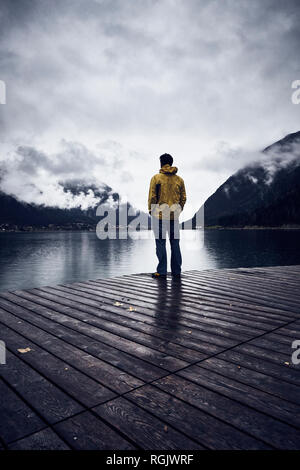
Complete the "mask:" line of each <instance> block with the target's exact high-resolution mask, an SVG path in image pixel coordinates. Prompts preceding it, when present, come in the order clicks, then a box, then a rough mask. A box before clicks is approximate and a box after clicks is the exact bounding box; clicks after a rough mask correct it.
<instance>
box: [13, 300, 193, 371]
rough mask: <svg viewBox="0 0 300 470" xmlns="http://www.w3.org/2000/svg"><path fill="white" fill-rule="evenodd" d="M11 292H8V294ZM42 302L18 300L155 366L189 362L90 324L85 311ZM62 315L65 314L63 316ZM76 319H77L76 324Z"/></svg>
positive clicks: (170, 366)
mask: <svg viewBox="0 0 300 470" xmlns="http://www.w3.org/2000/svg"><path fill="white" fill-rule="evenodd" d="M8 295H10V294H6V296H8ZM37 300H38V301H39V302H41V303H34V302H31V304H30V305H29V303H28V301H27V300H26V299H22V298H20V300H18V303H19V304H20V305H24V306H26V309H28V310H32V311H34V312H35V313H37V314H40V315H44V314H45V315H46V316H47V315H48V316H49V318H53V316H54V315H56V317H55V318H56V320H57V319H58V318H59V317H61V318H62V322H63V323H64V324H68V325H69V324H70V323H67V320H66V318H68V319H69V322H72V323H71V324H72V325H73V326H74V328H76V329H77V330H78V331H80V332H81V333H85V334H87V336H90V337H92V338H94V339H96V340H97V341H100V342H101V343H103V344H106V345H108V346H111V347H112V348H115V349H116V350H119V351H120V354H121V352H125V353H128V354H130V355H132V356H136V357H140V358H141V359H143V360H145V361H146V362H149V363H151V364H153V365H155V366H158V367H161V368H164V369H166V370H169V371H174V370H177V369H180V368H182V367H184V366H186V365H187V364H188V363H187V362H185V361H182V360H180V359H177V358H175V357H173V356H170V355H166V354H164V353H162V352H159V351H156V350H155V349H152V348H149V347H147V346H144V345H141V344H137V343H135V342H134V341H131V340H128V339H126V338H122V337H121V336H118V335H115V334H112V333H109V332H108V331H105V330H102V329H101V328H99V327H94V326H92V325H90V324H87V322H86V316H85V313H84V312H80V311H79V312H75V315H76V317H75V315H74V309H71V308H69V307H62V308H60V306H59V307H57V306H56V309H57V311H55V310H52V309H51V308H49V307H46V309H45V308H44V305H45V304H46V305H48V301H44V300H43V299H41V301H40V300H39V298H38V299H37ZM25 302H26V303H25ZM20 305H18V306H15V307H14V313H15V308H19V311H18V316H21V315H22V314H23V313H24V312H22V313H20ZM8 308H9V309H10V310H11V306H9V307H7V309H8ZM62 315H65V317H63V316H62ZM78 319H80V320H82V321H81V322H78ZM74 320H75V322H76V323H75V325H74Z"/></svg>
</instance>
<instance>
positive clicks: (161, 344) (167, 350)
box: [18, 288, 221, 362]
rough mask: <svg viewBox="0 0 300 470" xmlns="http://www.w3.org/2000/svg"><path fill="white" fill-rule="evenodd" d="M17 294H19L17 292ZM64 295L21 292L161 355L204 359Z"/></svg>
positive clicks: (182, 347) (213, 348) (184, 359)
mask: <svg viewBox="0 0 300 470" xmlns="http://www.w3.org/2000/svg"><path fill="white" fill-rule="evenodd" d="M48 289H50V288H47V291H48ZM35 293H36V291H35ZM18 294H21V293H19V292H18ZM64 295H66V297H61V296H59V297H58V296H57V295H55V294H52V293H50V292H45V290H44V289H43V292H41V291H39V297H40V298H37V297H36V296H35V297H34V298H33V295H32V294H29V293H27V292H22V296H23V297H24V298H28V299H31V300H33V301H35V302H36V303H37V302H40V303H41V304H42V305H45V306H48V307H49V308H52V309H54V310H55V311H57V312H59V311H62V312H63V313H65V312H66V310H65V309H64V308H65V307H68V308H69V309H72V316H73V318H84V319H85V320H87V323H89V324H90V325H93V326H98V327H99V328H101V330H104V331H106V332H108V333H110V334H117V335H119V336H122V337H123V338H125V339H128V340H131V341H134V342H135V343H138V344H141V345H144V346H147V347H150V348H153V349H155V350H157V351H159V352H161V353H163V354H164V355H169V356H173V357H175V358H177V359H180V360H183V361H187V362H195V361H197V360H201V359H203V358H204V357H205V355H204V354H203V353H201V352H200V351H196V350H193V349H191V348H188V347H184V346H181V345H180V344H176V343H173V342H171V341H170V340H169V339H168V335H166V337H165V338H161V337H160V336H158V337H156V336H152V335H149V334H147V333H142V332H141V331H137V330H134V329H132V328H128V327H124V326H122V325H117V324H115V323H113V322H112V321H105V320H103V319H102V318H99V317H97V316H98V315H99V306H98V307H97V305H96V302H93V304H94V305H93V306H90V305H89V306H88V305H85V304H84V303H82V302H79V301H78V302H76V301H74V300H70V299H68V298H67V296H68V294H64ZM90 302H92V301H90ZM209 347H211V349H212V350H213V352H217V351H220V350H221V348H217V347H214V346H213V345H207V348H209Z"/></svg>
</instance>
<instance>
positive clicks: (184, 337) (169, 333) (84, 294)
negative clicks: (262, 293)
mask: <svg viewBox="0 0 300 470" xmlns="http://www.w3.org/2000/svg"><path fill="white" fill-rule="evenodd" d="M48 290H50V289H48ZM51 292H53V293H54V289H51ZM89 292H92V294H90V293H89ZM65 293H67V294H68V299H70V300H71V301H75V302H79V303H80V306H81V304H83V305H89V301H90V300H95V301H96V302H98V301H99V300H98V296H97V295H95V292H94V291H89V290H88V289H81V290H77V289H69V288H63V294H62V293H61V292H59V294H58V296H57V297H56V300H57V301H60V299H61V297H62V296H64V295H65ZM55 294H57V289H55ZM63 298H65V297H63ZM78 299H80V300H78ZM126 307H127V306H126V305H125V306H124V305H121V306H120V307H119V308H118V312H117V313H115V312H112V309H111V306H109V307H106V306H104V305H103V304H101V308H98V311H97V316H98V317H101V318H102V319H103V320H104V321H103V322H102V324H105V325H106V319H107V321H109V322H110V323H113V325H114V324H117V325H120V326H125V327H128V328H131V329H133V330H138V331H139V332H145V333H147V334H149V335H152V336H155V337H158V338H162V339H167V340H168V341H172V342H174V343H176V344H180V345H182V346H185V347H187V348H193V349H196V350H200V351H203V347H204V348H205V351H207V350H209V348H210V347H211V346H210V345H209V344H206V343H209V342H211V343H212V344H213V345H220V346H222V347H230V346H233V345H234V344H236V341H234V340H231V339H227V338H222V337H221V336H218V335H214V334H208V333H204V332H201V331H194V332H191V331H189V330H188V329H186V328H185V329H183V328H180V326H179V325H178V323H177V322H176V321H175V322H173V325H174V326H175V325H176V327H175V328H173V329H172V330H170V328H166V329H164V328H162V327H161V322H160V321H159V319H158V318H157V316H158V315H159V316H161V314H160V311H159V312H158V311H156V312H154V313H155V314H156V318H155V321H154V322H152V324H151V325H148V324H147V323H146V324H145V322H144V321H140V320H135V319H132V318H131V317H130V316H131V314H132V313H131V311H130V306H129V305H128V308H126ZM128 310H129V311H128ZM111 313H113V315H112V314H111ZM120 313H123V315H121V314H120ZM178 313H179V305H177V304H176V305H175V306H174V307H173V308H172V309H171V312H170V313H169V315H170V316H172V317H173V319H176V317H177V316H178ZM162 317H163V316H162ZM152 325H154V326H155V328H153V326H152ZM117 328H118V330H119V329H120V328H119V327H117ZM175 333H176V334H175ZM190 333H193V334H192V335H191V334H190ZM193 338H195V341H193ZM198 340H201V344H203V343H204V342H205V343H204V346H203V347H202V348H201V349H199V347H200V346H199V341H198ZM213 352H216V350H215V349H214V351H213Z"/></svg>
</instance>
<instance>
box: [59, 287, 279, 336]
mask: <svg viewBox="0 0 300 470" xmlns="http://www.w3.org/2000/svg"><path fill="white" fill-rule="evenodd" d="M116 288H117V289H118V290H117V292H114V291H113V290H112V289H108V288H107V287H106V284H105V283H101V287H100V286H99V283H97V285H95V284H94V283H92V282H88V283H80V284H79V283H76V284H74V285H72V287H70V289H72V290H73V291H74V293H76V291H79V292H80V294H79V292H77V295H81V296H84V297H88V298H94V299H95V300H98V301H99V300H100V301H101V302H104V303H105V301H106V302H107V299H106V297H105V296H107V295H109V298H111V299H116V298H117V300H119V301H120V302H121V303H122V304H123V308H124V309H125V308H129V306H130V305H133V306H136V307H137V310H138V312H143V313H144V314H147V317H149V316H152V317H154V318H157V316H158V315H159V316H160V317H161V320H162V324H163V321H164V317H167V318H168V314H169V317H170V318H171V319H175V320H176V317H177V316H178V315H176V312H178V310H180V312H182V314H184V313H185V312H186V314H185V315H184V317H183V318H186V319H189V320H190V319H193V320H195V321H196V322H197V323H198V325H197V327H198V328H199V329H203V330H205V329H207V328H206V327H207V324H208V326H209V324H212V326H213V328H214V330H212V328H211V329H210V331H214V332H218V329H217V326H218V325H219V326H221V327H222V330H221V331H220V332H219V333H220V335H222V334H223V332H224V331H226V328H228V329H229V331H230V333H231V334H232V335H234V334H235V335H234V336H233V337H234V338H235V339H236V338H237V336H238V335H239V334H242V335H243V336H244V337H245V338H246V337H247V336H248V337H249V336H251V335H252V334H254V333H256V331H257V329H261V330H263V331H265V330H267V329H268V328H269V325H272V326H275V325H282V323H283V321H282V319H281V320H277V319H276V321H275V322H274V320H273V319H272V320H270V319H266V320H265V321H263V322H260V321H259V319H258V318H256V319H255V320H254V319H253V315H252V316H251V317H249V319H248V318H247V319H245V318H242V319H240V318H239V317H236V316H235V313H236V312H235V313H234V314H232V315H231V316H230V310H231V309H230V308H229V309H226V310H224V309H223V310H221V312H222V315H219V316H217V315H208V314H207V311H208V310H207V309H206V310H205V315H204V314H203V313H204V311H203V308H202V307H199V306H198V304H197V303H195V299H192V301H191V300H189V301H183V300H182V299H181V298H178V297H177V298H176V297H174V296H172V295H171V296H170V295H167V294H168V293H167V291H165V294H166V295H165V298H164V300H163V301H160V300H158V299H157V298H155V295H153V296H151V297H149V298H147V299H146V300H144V301H142V302H141V300H142V297H141V293H140V292H138V293H134V292H133V291H132V290H131V289H130V287H125V286H124V287H123V288H122V287H121V286H120V284H117V286H116ZM56 289H59V290H61V291H63V292H65V287H63V286H58V287H56ZM125 289H126V290H125ZM108 292H109V294H108ZM178 292H179V293H180V290H179V289H177V294H178ZM125 293H127V295H130V303H128V302H127V298H126V297H125V298H124V294H125ZM88 294H92V296H93V297H91V296H90V295H88ZM141 303H142V304H143V307H141ZM145 305H147V307H146V308H148V309H149V308H150V311H149V310H148V311H147V310H146V309H145ZM101 307H102V309H103V308H105V305H103V304H102V305H101ZM229 307H230V305H229ZM165 312H166V313H165ZM171 313H172V316H171ZM191 313H192V315H191ZM224 314H226V315H224ZM130 315H131V316H132V317H133V315H134V313H131V312H130ZM208 316H211V318H209V319H208V318H207V317H208ZM143 321H149V318H145V317H144V318H143ZM178 323H179V324H180V321H179V322H176V324H177V325H178ZM266 323H267V324H266ZM254 327H255V328H254Z"/></svg>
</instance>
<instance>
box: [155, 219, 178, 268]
mask: <svg viewBox="0 0 300 470" xmlns="http://www.w3.org/2000/svg"><path fill="white" fill-rule="evenodd" d="M152 228H153V231H154V236H155V243H156V255H157V258H158V265H157V269H156V271H157V272H158V273H159V274H163V275H165V274H167V250H166V238H167V233H168V236H169V240H170V245H171V271H172V274H175V275H176V274H180V273H181V264H182V258H181V252H180V245H179V237H180V232H179V221H178V220H159V219H156V218H155V217H152Z"/></svg>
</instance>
